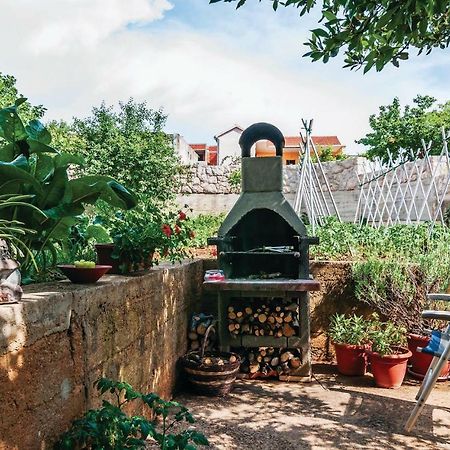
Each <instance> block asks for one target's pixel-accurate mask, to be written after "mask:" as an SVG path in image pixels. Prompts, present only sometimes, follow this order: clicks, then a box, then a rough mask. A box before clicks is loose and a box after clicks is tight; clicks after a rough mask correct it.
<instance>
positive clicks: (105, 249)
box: [95, 244, 154, 275]
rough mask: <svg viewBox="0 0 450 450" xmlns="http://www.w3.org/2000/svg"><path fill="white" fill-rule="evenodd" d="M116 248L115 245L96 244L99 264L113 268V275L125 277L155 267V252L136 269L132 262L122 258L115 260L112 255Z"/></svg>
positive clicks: (111, 271)
mask: <svg viewBox="0 0 450 450" xmlns="http://www.w3.org/2000/svg"><path fill="white" fill-rule="evenodd" d="M114 248H115V245H114V244H95V251H96V252H97V261H98V263H99V264H105V265H108V266H111V267H112V269H111V270H110V271H109V273H111V274H116V275H117V274H118V275H123V274H127V273H131V272H134V271H135V270H147V269H150V268H151V267H153V256H154V252H150V253H149V254H148V256H147V258H146V259H144V260H142V262H141V263H140V264H138V268H137V269H136V268H135V267H133V264H132V263H131V262H129V261H128V260H127V259H125V258H123V257H122V256H121V257H120V258H113V257H112V253H113V252H114Z"/></svg>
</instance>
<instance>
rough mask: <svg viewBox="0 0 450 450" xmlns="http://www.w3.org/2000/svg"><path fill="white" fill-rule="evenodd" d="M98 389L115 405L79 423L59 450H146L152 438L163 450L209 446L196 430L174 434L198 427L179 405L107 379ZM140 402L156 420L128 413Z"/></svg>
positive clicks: (105, 405) (61, 441) (64, 437)
mask: <svg viewBox="0 0 450 450" xmlns="http://www.w3.org/2000/svg"><path fill="white" fill-rule="evenodd" d="M94 386H95V387H96V388H97V390H98V391H99V392H100V394H102V395H103V394H105V393H108V392H109V393H110V394H111V395H112V397H113V398H114V399H115V402H114V404H113V403H111V402H109V401H108V400H103V403H102V407H101V408H99V409H91V410H89V411H88V412H87V413H86V414H85V415H84V416H83V417H82V418H81V419H78V420H75V421H74V422H73V424H72V426H71V428H70V429H69V431H67V432H66V433H64V434H63V435H62V436H61V437H60V439H59V440H58V442H57V443H56V444H55V446H54V449H55V450H74V449H86V450H125V449H130V450H140V449H145V448H146V442H148V438H151V439H153V440H154V441H156V442H157V443H158V444H159V447H160V448H161V449H163V450H183V449H186V450H195V449H196V447H195V445H193V444H196V445H206V446H208V445H209V443H208V440H207V439H206V437H205V436H204V435H203V434H201V433H199V432H198V431H195V430H194V429H185V430H183V431H181V432H180V433H178V434H173V433H170V431H171V430H172V428H173V427H174V425H175V424H177V423H183V422H185V423H188V424H192V423H194V418H193V417H192V415H191V414H190V413H189V411H188V409H187V408H185V407H184V406H182V405H181V404H179V403H178V402H174V401H164V400H162V399H161V398H159V397H158V396H157V395H156V394H141V393H140V392H137V391H135V390H134V389H133V388H132V387H131V386H130V385H129V384H128V383H125V382H117V381H112V380H109V379H107V378H101V379H99V380H97V381H96V382H95V384H94ZM137 401H139V402H142V403H143V404H144V405H145V406H146V407H147V408H148V409H149V411H152V412H153V415H154V417H155V418H154V420H148V419H146V418H144V417H141V416H129V415H128V414H127V413H126V412H125V411H124V407H125V406H127V405H129V404H130V403H132V402H133V403H134V402H137ZM159 420H160V421H161V423H160V425H158V421H159Z"/></svg>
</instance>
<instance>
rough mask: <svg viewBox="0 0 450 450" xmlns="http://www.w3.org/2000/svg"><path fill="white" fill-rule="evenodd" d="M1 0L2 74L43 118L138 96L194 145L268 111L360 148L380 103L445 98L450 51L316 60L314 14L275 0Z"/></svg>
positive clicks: (272, 117) (277, 121) (286, 123)
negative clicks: (362, 60)
mask: <svg viewBox="0 0 450 450" xmlns="http://www.w3.org/2000/svg"><path fill="white" fill-rule="evenodd" d="M0 1H1V7H2V12H1V14H0V39H1V42H2V43H3V46H2V56H1V59H0V72H2V73H4V74H9V75H14V76H15V77H16V78H17V80H18V81H17V86H18V88H19V91H20V92H21V93H22V94H23V95H25V96H27V97H28V98H29V99H30V101H31V102H32V103H33V104H43V105H44V106H45V107H47V109H48V112H47V114H46V119H47V120H50V119H66V120H70V119H71V118H72V117H86V116H88V115H89V113H90V111H91V109H92V107H93V106H98V105H99V104H100V103H101V102H102V101H105V102H106V103H107V104H117V102H118V101H120V100H127V99H128V98H129V97H133V98H135V99H136V100H138V101H146V102H147V103H148V105H149V106H151V107H152V108H155V109H157V108H163V110H164V111H165V113H166V114H167V115H168V122H167V128H166V129H167V131H168V132H173V133H180V134H181V135H183V136H184V137H185V139H186V140H187V141H188V142H191V143H194V142H199V143H213V142H214V139H213V137H214V135H216V134H219V133H220V132H222V131H224V130H226V129H228V128H230V127H231V126H233V125H234V124H239V125H241V126H243V127H246V126H248V125H251V124H252V123H254V122H261V121H265V122H271V123H273V124H274V125H276V126H278V127H279V128H280V129H281V131H282V132H283V133H284V134H285V135H296V134H298V133H299V132H300V131H301V125H300V124H301V119H302V118H304V119H314V129H313V134H319V135H320V134H330V135H338V136H339V138H340V139H341V142H342V143H344V144H346V145H347V151H348V153H358V152H361V151H363V150H364V149H363V148H362V147H361V146H359V145H357V144H355V143H354V141H355V140H356V139H358V138H361V137H363V136H364V135H365V134H366V133H367V132H368V131H369V129H370V128H369V124H368V118H369V116H370V114H373V113H376V112H377V110H378V107H379V106H380V105H383V104H388V103H390V102H391V101H392V99H393V98H394V97H396V96H397V97H399V98H400V100H401V102H402V103H403V104H406V103H410V102H411V101H412V99H413V98H414V97H415V96H416V95H417V94H428V95H433V96H434V97H436V98H437V99H438V100H439V101H440V102H444V101H447V100H449V91H448V74H449V73H450V60H449V58H448V56H449V51H448V50H436V51H435V52H433V53H432V54H431V55H430V56H421V57H413V58H412V59H411V60H410V61H407V62H406V63H404V64H402V65H401V66H400V69H396V68H394V67H388V68H387V69H385V70H384V71H382V72H381V73H376V72H373V73H372V72H370V73H369V74H366V75H363V74H362V71H358V72H351V71H349V70H348V69H343V68H342V59H339V58H335V59H334V60H332V61H331V62H329V63H328V64H326V65H324V64H323V63H321V62H316V63H312V62H310V60H308V59H307V58H302V54H303V53H305V52H306V51H307V49H306V47H304V46H303V45H302V43H303V42H305V41H306V40H307V37H308V35H309V30H310V29H312V28H315V22H314V20H315V19H316V18H315V17H306V18H305V17H303V18H299V17H298V13H297V11H296V9H295V8H280V9H279V10H278V11H277V12H274V11H273V10H272V8H271V7H270V2H269V1H264V0H263V1H262V2H261V3H259V2H257V1H256V0H248V4H247V5H246V6H244V7H243V8H240V9H239V10H238V11H236V10H235V7H234V6H233V4H230V3H218V4H214V5H209V4H208V3H209V1H208V0H126V1H125V0H39V1H36V0H0Z"/></svg>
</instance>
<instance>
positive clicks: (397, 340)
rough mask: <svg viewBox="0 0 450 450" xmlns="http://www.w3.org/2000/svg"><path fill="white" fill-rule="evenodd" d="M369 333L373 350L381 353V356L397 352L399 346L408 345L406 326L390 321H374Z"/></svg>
mask: <svg viewBox="0 0 450 450" xmlns="http://www.w3.org/2000/svg"><path fill="white" fill-rule="evenodd" d="M369 334H370V341H371V342H372V351H374V352H377V353H379V354H380V355H381V356H384V355H392V354H395V353H397V347H404V346H405V345H406V328H404V327H401V326H398V325H396V324H394V323H393V322H390V321H389V322H379V321H378V320H375V321H373V322H372V324H371V330H370V333H369Z"/></svg>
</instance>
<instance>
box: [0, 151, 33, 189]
mask: <svg viewBox="0 0 450 450" xmlns="http://www.w3.org/2000/svg"><path fill="white" fill-rule="evenodd" d="M25 168H26V169H28V160H27V159H26V158H25V157H24V156H23V155H21V156H19V157H17V158H16V159H15V160H14V161H12V162H4V161H0V193H1V194H6V193H8V192H15V191H14V190H12V191H8V190H7V186H11V185H14V184H16V183H23V184H30V185H31V186H33V188H34V189H35V190H36V191H37V192H39V193H40V192H42V189H41V185H40V184H39V183H38V181H37V180H36V178H34V177H33V175H31V174H30V173H29V172H27V171H26V170H24V169H25ZM16 187H17V186H16ZM5 189H6V190H5Z"/></svg>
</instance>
